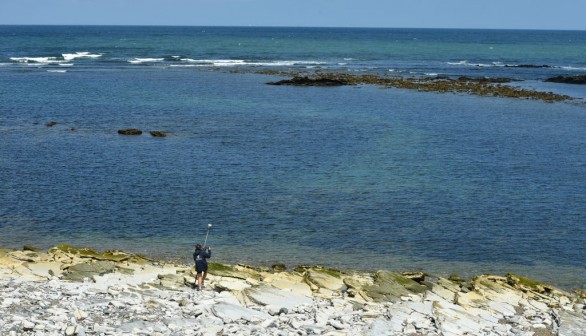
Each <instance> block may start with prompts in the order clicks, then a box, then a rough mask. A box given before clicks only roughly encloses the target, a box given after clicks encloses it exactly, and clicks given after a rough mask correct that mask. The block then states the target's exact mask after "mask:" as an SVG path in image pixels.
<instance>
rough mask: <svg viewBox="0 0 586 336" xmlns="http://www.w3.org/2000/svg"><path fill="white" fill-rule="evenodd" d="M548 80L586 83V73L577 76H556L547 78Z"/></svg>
mask: <svg viewBox="0 0 586 336" xmlns="http://www.w3.org/2000/svg"><path fill="white" fill-rule="evenodd" d="M545 81H546V82H552V83H565V84H586V75H576V76H556V77H551V78H548V79H546V80H545Z"/></svg>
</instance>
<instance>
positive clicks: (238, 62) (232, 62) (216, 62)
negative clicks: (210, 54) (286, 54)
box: [181, 58, 324, 67]
mask: <svg viewBox="0 0 586 336" xmlns="http://www.w3.org/2000/svg"><path fill="white" fill-rule="evenodd" d="M181 61H183V62H188V63H195V64H197V65H199V66H214V67H233V66H271V67H280V66H295V65H320V64H324V62H318V61H290V60H285V61H278V60H275V61H264V62H260V61H246V60H242V59H192V58H182V59H181Z"/></svg>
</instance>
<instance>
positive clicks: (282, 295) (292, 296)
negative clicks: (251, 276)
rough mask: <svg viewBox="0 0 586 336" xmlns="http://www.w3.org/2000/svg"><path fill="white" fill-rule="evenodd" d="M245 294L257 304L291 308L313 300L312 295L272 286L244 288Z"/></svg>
mask: <svg viewBox="0 0 586 336" xmlns="http://www.w3.org/2000/svg"><path fill="white" fill-rule="evenodd" d="M244 294H245V295H246V296H247V298H248V299H249V300H250V301H251V302H253V303H255V304H259V305H263V306H274V307H279V308H287V309H290V310H291V309H294V308H295V307H297V306H300V305H304V304H311V303H312V302H313V300H312V298H310V297H307V296H304V295H300V294H297V293H294V292H291V291H285V290H280V289H278V288H275V287H270V286H259V287H252V288H248V289H245V290H244Z"/></svg>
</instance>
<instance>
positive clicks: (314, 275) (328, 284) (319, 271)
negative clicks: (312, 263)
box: [305, 267, 346, 291]
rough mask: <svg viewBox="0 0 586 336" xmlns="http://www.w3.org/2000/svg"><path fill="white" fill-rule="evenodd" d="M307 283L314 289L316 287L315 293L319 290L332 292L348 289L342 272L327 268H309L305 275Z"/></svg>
mask: <svg viewBox="0 0 586 336" xmlns="http://www.w3.org/2000/svg"><path fill="white" fill-rule="evenodd" d="M305 281H306V282H307V283H308V284H309V286H310V287H312V289H313V287H315V289H314V291H317V290H318V289H319V288H325V289H329V290H331V291H340V290H343V289H345V288H346V285H345V284H344V281H343V280H342V276H341V275H340V272H339V271H336V270H332V269H327V268H321V267H312V268H309V269H308V270H307V271H306V273H305Z"/></svg>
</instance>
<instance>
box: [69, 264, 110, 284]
mask: <svg viewBox="0 0 586 336" xmlns="http://www.w3.org/2000/svg"><path fill="white" fill-rule="evenodd" d="M115 268H116V266H115V264H114V263H113V262H111V261H102V260H97V261H95V262H89V263H81V264H75V265H72V266H69V267H68V268H67V270H66V272H65V274H64V275H63V279H64V280H69V281H83V279H84V278H90V279H91V278H92V277H93V276H96V275H103V274H106V273H110V272H113V271H114V269H115Z"/></svg>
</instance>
